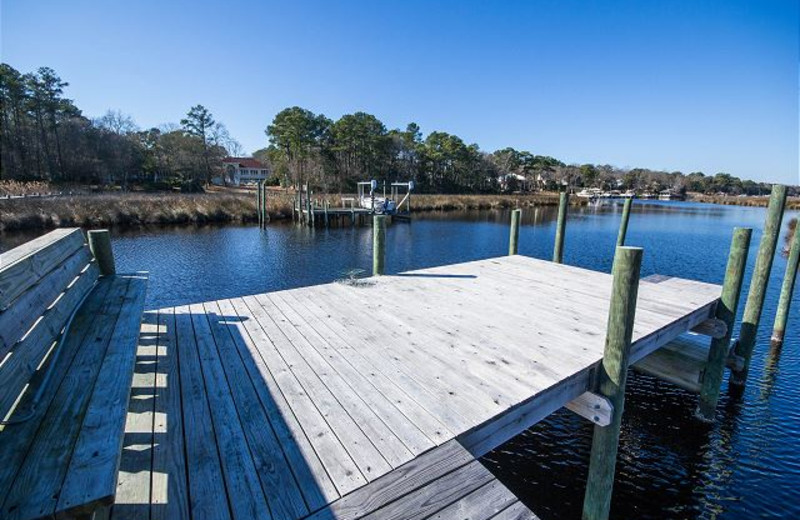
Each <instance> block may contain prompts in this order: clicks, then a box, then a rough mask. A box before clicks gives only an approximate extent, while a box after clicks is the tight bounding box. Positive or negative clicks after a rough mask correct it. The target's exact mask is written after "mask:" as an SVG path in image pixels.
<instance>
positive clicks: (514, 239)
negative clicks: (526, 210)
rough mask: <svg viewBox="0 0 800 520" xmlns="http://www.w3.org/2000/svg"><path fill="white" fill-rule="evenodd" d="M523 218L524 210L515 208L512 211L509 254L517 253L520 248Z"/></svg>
mask: <svg viewBox="0 0 800 520" xmlns="http://www.w3.org/2000/svg"><path fill="white" fill-rule="evenodd" d="M521 218H522V210H521V209H515V210H514V211H512V212H511V231H510V236H509V238H508V254H509V255H516V254H517V251H518V250H519V221H520V219H521Z"/></svg>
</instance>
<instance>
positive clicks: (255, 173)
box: [222, 157, 269, 186]
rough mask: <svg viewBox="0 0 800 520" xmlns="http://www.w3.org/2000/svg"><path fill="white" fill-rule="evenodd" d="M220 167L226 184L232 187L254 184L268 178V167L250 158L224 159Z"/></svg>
mask: <svg viewBox="0 0 800 520" xmlns="http://www.w3.org/2000/svg"><path fill="white" fill-rule="evenodd" d="M222 167H223V168H224V171H225V176H226V177H227V179H228V183H229V184H232V185H234V186H239V185H242V184H256V183H257V182H259V181H263V180H266V178H267V177H269V167H268V166H267V165H266V164H264V163H262V162H261V161H259V160H257V159H253V158H252V157H226V158H225V159H223V160H222Z"/></svg>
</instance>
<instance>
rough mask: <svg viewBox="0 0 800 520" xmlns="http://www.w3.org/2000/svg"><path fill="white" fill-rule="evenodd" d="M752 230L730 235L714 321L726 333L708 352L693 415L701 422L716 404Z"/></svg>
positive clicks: (739, 229) (710, 419)
mask: <svg viewBox="0 0 800 520" xmlns="http://www.w3.org/2000/svg"><path fill="white" fill-rule="evenodd" d="M752 231H753V230H752V229H749V228H736V229H734V231H733V239H732V240H731V249H730V252H729V253H728V265H727V267H726V268H725V280H724V282H723V283H722V296H721V298H720V301H719V303H718V304H717V309H716V314H715V317H716V318H717V319H718V320H721V321H722V322H724V323H725V326H726V327H727V329H726V330H727V332H726V333H725V336H724V337H722V338H713V339H712V340H711V346H710V347H709V350H708V357H707V359H706V366H705V370H704V371H703V381H702V384H701V386H700V399H699V401H698V404H697V411H696V415H697V417H698V418H700V419H702V420H704V421H712V420H713V419H714V413H715V411H716V409H717V402H718V401H719V392H720V387H721V385H722V378H723V375H724V373H725V363H726V361H727V359H728V352H729V349H730V344H731V337H732V336H733V323H734V321H735V320H736V310H737V309H738V307H739V296H740V294H741V291H742V282H743V281H744V270H745V266H746V265H747V253H748V251H749V250H750V237H751V235H752Z"/></svg>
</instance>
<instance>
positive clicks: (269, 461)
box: [204, 303, 308, 520]
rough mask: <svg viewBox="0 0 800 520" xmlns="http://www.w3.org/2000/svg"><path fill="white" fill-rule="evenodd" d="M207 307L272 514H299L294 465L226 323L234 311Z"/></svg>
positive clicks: (303, 511) (301, 503)
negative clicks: (259, 397) (273, 427)
mask: <svg viewBox="0 0 800 520" xmlns="http://www.w3.org/2000/svg"><path fill="white" fill-rule="evenodd" d="M204 308H205V311H206V315H207V316H208V320H209V323H210V325H211V332H212V334H213V335H214V341H215V342H216V344H217V348H218V349H219V359H220V361H221V362H222V368H223V369H224V370H225V375H226V377H227V379H228V385H229V387H230V390H231V394H232V398H233V402H234V404H235V406H236V410H237V412H238V414H239V417H240V421H241V423H242V426H243V427H242V431H243V433H244V435H245V437H246V439H247V444H248V446H249V448H250V451H251V454H252V458H253V462H254V464H255V469H256V472H257V474H258V477H259V479H260V481H261V488H262V490H263V492H264V495H265V496H266V497H267V502H268V504H269V507H270V512H271V514H272V517H273V518H275V519H291V520H293V519H295V518H299V517H301V516H303V515H305V514H307V513H308V508H307V507H306V504H305V501H304V500H303V495H302V494H301V492H300V488H299V487H298V484H297V482H296V480H295V479H294V476H293V475H292V471H291V467H290V466H289V464H288V462H287V460H286V458H285V456H284V454H283V452H282V451H281V445H280V442H279V441H278V439H277V437H276V436H275V433H274V431H273V429H272V425H271V424H270V421H269V417H268V415H267V413H266V412H265V410H264V408H263V407H262V406H261V403H260V401H259V399H258V395H257V394H256V391H255V388H254V387H253V383H252V381H251V380H250V376H249V374H248V373H247V370H246V369H245V367H244V365H243V364H242V362H241V360H240V359H239V354H238V351H237V350H236V345H235V344H234V340H233V338H232V336H231V334H232V333H233V331H232V330H231V328H230V327H228V326H227V325H226V324H227V322H228V321H229V320H230V319H231V318H232V315H230V314H225V313H224V312H223V311H222V310H221V308H220V306H219V305H218V304H216V303H208V304H204Z"/></svg>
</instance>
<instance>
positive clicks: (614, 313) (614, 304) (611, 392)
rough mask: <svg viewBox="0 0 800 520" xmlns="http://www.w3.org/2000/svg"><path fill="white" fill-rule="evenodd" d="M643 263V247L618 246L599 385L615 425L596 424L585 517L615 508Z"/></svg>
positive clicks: (600, 516)
mask: <svg viewBox="0 0 800 520" xmlns="http://www.w3.org/2000/svg"><path fill="white" fill-rule="evenodd" d="M641 265H642V250H641V249H640V248H633V247H624V246H619V247H617V252H616V254H615V255H614V268H613V273H612V274H613V276H614V284H613V289H612V293H611V302H610V307H609V311H608V331H607V333H606V346H605V351H604V353H603V362H602V363H601V365H600V370H599V372H598V385H597V391H598V393H600V394H602V395H603V396H605V397H607V398H608V399H609V401H611V405H612V406H613V409H614V412H613V416H612V420H611V424H609V425H608V426H605V427H600V426H595V427H594V435H593V436H592V453H591V458H590V462H589V476H588V480H587V483H586V495H585V498H584V502H583V515H582V516H583V519H584V520H605V519H607V518H608V513H609V511H610V509H611V492H612V488H613V485H614V469H615V467H616V460H617V448H618V445H619V432H620V425H621V423H622V412H623V408H624V404H625V383H626V380H627V377H628V358H629V356H630V349H631V338H632V336H633V323H634V320H635V315H636V297H637V293H638V288H639V272H640V269H641Z"/></svg>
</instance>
